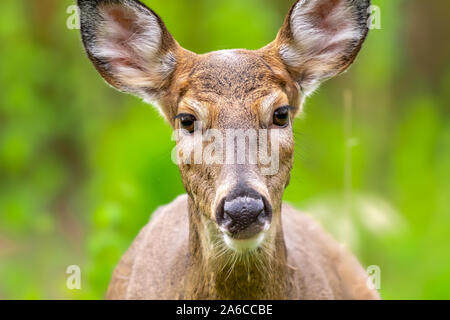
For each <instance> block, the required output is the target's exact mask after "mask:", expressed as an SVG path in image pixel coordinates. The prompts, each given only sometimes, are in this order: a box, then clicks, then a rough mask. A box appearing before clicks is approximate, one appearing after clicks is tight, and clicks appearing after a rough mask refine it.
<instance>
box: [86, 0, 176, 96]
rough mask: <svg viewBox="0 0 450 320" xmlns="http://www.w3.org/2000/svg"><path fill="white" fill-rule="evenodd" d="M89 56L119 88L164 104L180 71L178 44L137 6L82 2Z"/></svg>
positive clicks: (113, 0) (121, 0)
mask: <svg viewBox="0 0 450 320" xmlns="http://www.w3.org/2000/svg"><path fill="white" fill-rule="evenodd" d="M78 6H79V8H80V19H81V34H82V38H83V43H84V46H85V48H86V51H87V54H88V56H89V58H90V59H91V61H92V62H93V64H94V66H95V67H96V68H97V70H98V71H99V72H100V74H101V75H102V76H103V78H104V79H105V80H106V81H107V82H108V83H109V84H111V85H112V86H113V87H115V88H117V89H119V90H120V91H124V92H127V93H132V94H135V95H137V96H140V97H142V98H143V99H145V100H147V101H158V100H159V97H160V96H161V95H162V94H164V89H165V88H166V87H167V86H168V85H169V84H170V83H169V81H170V79H171V75H172V74H173V72H174V71H175V68H176V65H177V51H178V50H179V48H180V47H179V45H178V43H177V42H176V41H175V40H174V39H173V37H172V36H171V35H170V33H169V32H168V31H167V28H166V27H165V25H164V23H163V21H162V20H161V18H160V17H159V16H158V15H157V14H156V13H155V12H153V11H152V10H151V9H149V8H147V7H146V6H145V5H144V4H142V3H141V2H139V1H136V0H78Z"/></svg>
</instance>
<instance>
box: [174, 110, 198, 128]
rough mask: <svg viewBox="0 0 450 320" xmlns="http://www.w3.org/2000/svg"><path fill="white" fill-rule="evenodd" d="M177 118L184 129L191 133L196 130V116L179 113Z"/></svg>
mask: <svg viewBox="0 0 450 320" xmlns="http://www.w3.org/2000/svg"><path fill="white" fill-rule="evenodd" d="M176 118H177V119H179V120H180V127H181V129H183V130H186V131H187V132H189V133H193V132H194V131H195V121H196V119H195V117H194V116H193V115H192V114H187V113H183V114H179V115H178V116H177V117H176Z"/></svg>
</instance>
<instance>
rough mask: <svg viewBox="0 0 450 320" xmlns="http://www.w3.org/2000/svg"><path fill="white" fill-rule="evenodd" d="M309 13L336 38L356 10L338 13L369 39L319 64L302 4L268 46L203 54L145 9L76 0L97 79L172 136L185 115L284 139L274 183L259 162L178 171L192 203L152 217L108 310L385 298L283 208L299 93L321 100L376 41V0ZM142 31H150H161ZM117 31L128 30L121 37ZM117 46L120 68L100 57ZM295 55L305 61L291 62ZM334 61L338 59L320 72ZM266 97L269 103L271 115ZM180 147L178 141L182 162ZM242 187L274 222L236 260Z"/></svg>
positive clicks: (318, 5) (124, 265)
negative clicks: (303, 27)
mask: <svg viewBox="0 0 450 320" xmlns="http://www.w3.org/2000/svg"><path fill="white" fill-rule="evenodd" d="M307 3H308V4H312V16H311V18H312V21H315V24H316V25H317V26H319V29H324V33H325V35H327V34H328V33H330V34H333V32H336V30H331V31H330V30H327V28H332V27H330V26H327V23H325V20H326V19H327V17H329V16H331V17H332V10H336V8H339V6H349V8H350V10H341V11H342V12H344V14H346V15H349V17H350V18H351V19H352V21H353V20H355V21H356V22H357V23H356V22H355V21H353V22H355V23H353V22H352V23H353V24H354V25H355V28H357V27H358V26H359V28H361V30H360V31H361V32H360V33H359V34H360V35H361V38H360V39H357V41H347V40H345V41H343V42H341V43H339V45H340V47H342V50H341V51H336V52H335V51H333V50H335V49H336V48H335V47H334V45H333V46H329V47H325V48H323V50H321V51H320V52H319V53H317V52H316V53H314V50H310V51H308V50H307V49H308V48H302V45H305V44H307V43H308V42H307V41H304V40H305V39H304V38H302V37H300V38H294V35H293V29H292V25H291V24H292V19H291V15H292V14H293V12H294V8H296V5H297V4H296V5H294V7H293V9H292V10H291V12H290V13H289V15H288V18H287V19H286V22H285V23H284V26H283V27H282V29H281V30H280V32H279V34H278V36H277V38H276V40H275V41H274V42H273V43H271V44H269V45H268V46H266V47H264V48H262V49H260V50H256V51H250V50H243V49H239V50H225V51H218V52H212V53H208V54H203V55H197V54H194V53H192V52H189V51H187V50H185V49H183V48H181V47H180V46H179V45H178V43H176V41H175V40H174V39H173V38H172V36H171V35H170V34H169V33H168V31H167V29H166V27H165V26H164V23H163V22H162V20H161V19H160V18H159V17H158V16H157V15H156V14H155V13H154V12H153V11H151V10H150V9H148V8H146V7H145V6H144V5H143V4H142V3H140V2H138V1H135V0H114V1H112V0H108V1H107V0H96V1H91V0H79V5H80V7H81V22H82V35H83V42H84V44H85V47H86V50H87V52H88V56H89V57H90V58H91V60H92V61H93V63H94V65H95V66H96V68H97V69H98V70H99V72H100V73H101V74H102V75H103V77H104V78H105V79H106V80H107V81H108V82H109V83H110V84H111V85H113V86H115V87H116V88H117V89H119V90H122V91H125V92H129V93H133V94H136V95H139V96H141V97H144V98H146V99H148V98H151V99H153V100H155V101H156V102H158V104H159V105H160V110H161V112H162V114H164V116H165V117H166V119H167V121H168V122H169V123H170V124H171V126H172V127H173V128H174V129H178V128H179V127H180V122H179V121H178V120H176V119H175V116H176V115H179V114H182V113H183V114H184V113H188V114H192V115H194V116H195V117H196V119H197V120H199V121H202V123H203V126H204V129H212V128H213V129H216V130H219V131H220V132H222V133H225V132H226V130H227V129H242V130H247V129H256V130H258V129H261V128H264V129H268V130H272V129H279V132H280V135H281V136H280V137H281V141H280V147H279V160H280V161H279V170H278V172H277V173H276V174H274V175H270V176H265V175H262V174H261V168H262V166H263V165H262V164H261V163H258V164H249V163H247V162H246V163H245V164H233V165H228V164H227V165H225V164H224V165H219V164H214V165H207V164H205V163H202V164H189V163H185V162H183V163H181V164H179V168H180V173H181V177H182V180H183V183H184V186H185V189H186V191H187V196H182V197H180V198H178V199H177V200H175V201H174V202H173V203H172V204H170V205H168V206H166V207H163V208H161V209H159V210H158V211H157V212H156V213H155V214H154V215H153V217H152V221H151V222H150V223H149V224H148V225H147V226H146V227H145V228H144V229H143V230H142V231H141V233H140V234H139V236H138V237H137V239H136V240H135V242H134V244H133V245H132V247H131V248H130V249H129V250H128V252H127V253H126V254H125V256H124V257H123V259H122V261H121V262H120V264H119V266H118V267H117V269H116V270H115V272H114V275H113V279H112V281H111V285H110V287H109V290H108V294H107V297H108V298H109V299H369V298H374V299H375V298H378V294H377V292H376V291H372V290H369V289H368V288H367V286H366V280H367V275H366V274H365V272H364V270H363V269H362V267H361V266H360V265H359V263H358V262H357V261H356V259H355V258H354V257H353V256H352V255H351V254H349V253H348V252H347V251H346V250H344V249H343V248H342V247H341V246H339V245H338V244H337V243H336V242H335V241H334V240H333V239H332V238H331V237H330V236H328V235H327V234H326V233H325V232H324V231H323V230H322V229H321V228H320V227H319V226H317V224H315V223H314V222H313V221H312V220H311V219H310V218H308V217H306V216H304V215H302V214H300V213H298V212H295V210H294V209H292V208H291V207H289V206H286V205H283V204H282V196H283V192H284V190H285V188H286V187H287V185H288V183H289V178H290V171H291V169H292V164H293V158H294V138H293V132H292V121H293V120H294V117H295V115H296V114H298V113H299V112H300V111H301V108H302V104H303V101H304V99H305V92H304V91H302V88H303V86H304V85H305V83H306V84H308V83H310V84H311V86H310V89H311V90H312V87H313V86H314V85H316V84H317V83H319V82H320V81H323V80H325V79H326V78H328V77H330V76H331V75H336V74H338V73H340V72H342V71H344V70H345V69H346V68H347V67H348V66H349V65H350V64H351V62H352V61H353V60H354V59H355V57H356V55H357V53H358V51H359V49H360V47H361V45H362V42H363V41H364V38H365V36H366V34H367V30H366V29H365V28H366V27H365V24H364V23H365V21H364V19H366V15H365V14H364V10H365V9H367V6H368V3H369V1H368V0H335V1H333V5H332V6H329V5H325V0H311V1H310V2H307ZM314 9H315V10H314ZM102 10H103V11H102ZM297 10H301V8H300V9H297ZM105 12H106V13H105ZM338 12H340V11H338ZM105 17H106V18H105ZM102 19H105V20H107V21H108V23H109V24H112V26H110V28H111V29H112V30H125V31H123V33H120V32H116V33H114V32H110V30H109V29H108V28H107V27H108V26H105V22H104V21H103V20H102ZM98 20H100V21H98ZM322 20H323V21H322ZM135 21H139V22H142V21H144V24H145V26H147V27H151V28H152V30H145V28H143V27H142V25H140V24H138V23H137V22H135ZM352 23H350V24H345V23H343V24H342V25H343V27H348V26H349V25H353V24H352ZM117 25H119V26H120V28H116V29H114V27H117ZM313 27H314V26H313ZM146 31H148V32H146ZM131 36H132V40H130V41H127V39H130V38H131ZM136 39H138V40H139V41H136ZM326 40H327V39H326ZM331 40H332V39H331ZM331 40H330V39H328V40H327V41H331ZM302 41H303V42H302ZM109 42H112V43H113V44H114V50H116V51H117V52H116V51H114V50H113V55H112V57H111V53H110V50H109V51H108V50H104V48H102V46H104V45H105V43H109ZM155 43H158V44H159V47H158V48H156V49H157V50H153V49H154V48H153V46H154V45H155ZM330 43H333V42H332V41H331V42H330ZM141 44H144V45H145V44H149V45H148V46H147V47H144V48H146V49H148V50H149V52H152V54H145V53H144V54H143V53H142V47H140V45H141ZM98 47H100V50H97V49H98ZM286 48H288V50H287V51H286ZM102 50H103V51H102ZM283 50H284V51H283ZM295 50H297V51H298V52H297V53H298V54H292V52H294V53H296V51H295ZM326 50H331V55H332V57H333V59H331V60H330V59H328V60H327V61H323V56H322V55H321V54H322V53H324V51H325V52H326ZM105 52H107V54H105ZM282 52H284V56H283V53H282ZM305 52H306V53H305ZM114 54H116V56H114ZM311 55H313V56H311ZM287 61H289V64H288V63H287ZM292 64H294V65H292ZM124 69H125V71H124ZM268 98H270V99H271V100H270V104H269V105H265V104H266V102H265V101H266V99H268ZM193 101H194V102H193ZM193 104H195V105H193ZM286 105H290V106H291V107H292V109H293V111H292V112H291V113H290V123H289V125H288V126H287V127H285V128H281V129H280V128H279V127H277V126H276V125H275V124H274V123H273V121H272V119H273V113H274V112H275V110H277V109H278V108H280V107H283V106H286ZM199 108H200V110H199ZM186 139H187V138H186ZM183 141H184V140H183V139H182V138H179V139H178V140H177V147H178V148H179V149H178V153H179V155H182V154H183V151H184V149H183V147H184V144H185V143H184V142H183ZM269 144H270V141H269ZM235 153H236V151H235ZM239 185H246V186H248V187H249V188H251V189H253V190H255V191H256V192H258V193H259V194H260V195H262V196H263V197H264V198H265V199H267V200H268V201H269V203H270V206H271V209H272V210H271V213H272V214H271V217H272V220H271V224H270V228H269V230H268V231H267V235H266V237H265V239H264V241H263V242H262V244H261V245H260V247H259V248H258V249H256V250H255V251H248V252H243V253H239V254H237V253H236V252H234V251H233V250H232V249H230V248H228V247H227V246H226V245H225V243H224V240H223V237H222V236H223V234H222V233H221V231H220V230H219V227H218V223H217V221H216V210H217V207H218V203H219V202H220V201H221V199H224V197H225V196H226V195H227V194H229V193H230V192H232V190H233V189H234V188H236V187H237V186H239Z"/></svg>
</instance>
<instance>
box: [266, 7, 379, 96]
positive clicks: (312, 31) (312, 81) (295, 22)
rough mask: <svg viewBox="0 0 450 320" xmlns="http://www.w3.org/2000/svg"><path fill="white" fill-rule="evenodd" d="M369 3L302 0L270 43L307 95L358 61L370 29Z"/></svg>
mask: <svg viewBox="0 0 450 320" xmlns="http://www.w3.org/2000/svg"><path fill="white" fill-rule="evenodd" d="M369 6H370V0H299V1H297V2H296V3H295V5H294V6H293V7H292V8H291V10H290V12H289V14H288V16H287V18H286V20H285V22H284V25H283V27H282V28H281V30H280V32H279V33H278V36H277V39H276V40H275V42H273V43H272V44H271V45H270V46H269V47H270V48H271V50H276V51H277V52H276V55H277V56H279V57H280V58H281V60H282V62H283V63H284V65H285V66H286V68H287V70H288V71H289V72H290V74H291V75H292V76H293V78H294V79H295V81H297V82H298V83H299V85H300V87H301V88H302V90H303V92H304V93H305V94H306V95H308V94H310V93H312V92H313V91H314V90H315V89H316V88H317V87H318V86H319V84H320V83H321V82H323V81H325V80H327V79H329V78H332V77H334V76H336V75H338V74H340V73H341V72H343V71H345V70H346V69H347V68H348V67H349V66H350V64H351V63H352V62H353V61H354V59H355V58H356V56H357V54H358V52H359V50H360V48H361V45H362V43H363V42H364V39H365V38H366V36H367V33H368V18H369V13H368V11H369Z"/></svg>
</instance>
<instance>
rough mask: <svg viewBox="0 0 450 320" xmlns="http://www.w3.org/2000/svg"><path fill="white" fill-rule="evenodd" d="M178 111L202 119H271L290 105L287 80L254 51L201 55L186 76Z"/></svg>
mask: <svg viewBox="0 0 450 320" xmlns="http://www.w3.org/2000/svg"><path fill="white" fill-rule="evenodd" d="M187 78H188V81H187V86H186V87H187V88H185V94H184V96H183V98H182V99H181V100H180V104H179V108H178V109H179V110H178V112H183V111H187V112H194V113H195V114H196V115H197V116H198V117H199V118H202V119H205V120H206V119H207V118H208V117H209V118H211V117H214V116H215V115H216V118H218V117H222V118H233V117H238V116H244V115H249V116H253V118H255V119H260V118H262V119H264V120H265V119H266V118H267V117H269V116H270V115H271V114H272V112H273V108H274V106H276V105H278V104H289V98H288V96H287V95H286V92H285V86H286V85H285V80H284V79H282V78H281V77H280V75H279V73H277V72H276V71H274V69H273V67H271V66H269V64H268V63H267V62H266V61H264V59H263V58H262V57H261V56H260V55H259V54H258V52H255V51H247V50H222V51H217V52H212V53H208V54H204V55H200V56H198V58H197V61H196V62H195V63H194V65H193V67H192V69H191V70H190V72H189V75H188V76H187Z"/></svg>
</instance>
